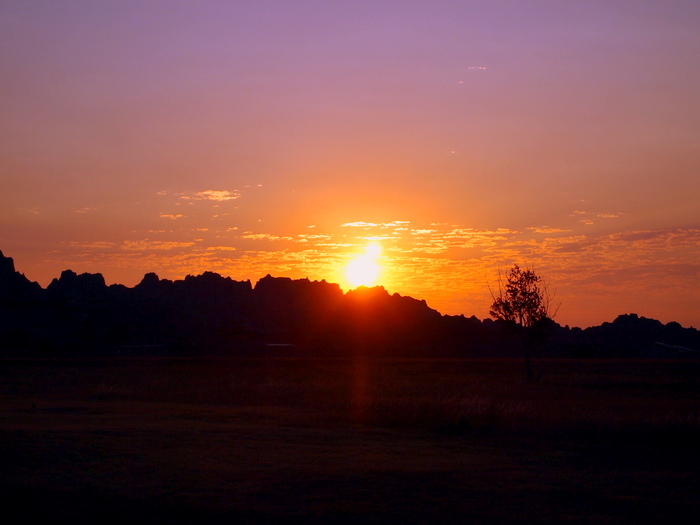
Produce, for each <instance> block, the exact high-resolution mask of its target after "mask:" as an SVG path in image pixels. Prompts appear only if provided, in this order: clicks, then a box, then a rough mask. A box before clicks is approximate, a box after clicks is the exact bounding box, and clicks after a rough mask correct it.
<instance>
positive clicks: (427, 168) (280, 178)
mask: <svg viewBox="0 0 700 525" xmlns="http://www.w3.org/2000/svg"><path fill="white" fill-rule="evenodd" d="M0 74H1V77H0V97H1V98H0V101H1V102H0V250H2V251H3V253H4V254H5V255H6V256H10V257H13V258H14V260H15V266H16V267H17V269H18V270H19V271H20V272H22V273H24V274H25V275H26V276H27V277H28V278H29V279H31V280H33V281H38V282H39V283H40V284H42V286H46V285H48V283H49V282H50V281H51V279H52V278H54V277H57V276H59V275H60V272H61V271H62V270H65V269H68V268H70V269H72V270H74V271H76V272H79V273H80V272H91V273H97V272H100V273H102V274H103V275H104V277H105V279H106V281H107V282H108V283H122V284H125V285H127V286H134V285H135V284H137V283H138V282H139V281H140V280H141V278H142V277H143V275H144V273H146V272H149V271H154V272H156V273H157V274H158V275H159V276H160V277H161V278H170V279H179V278H183V277H184V276H185V275H187V274H199V273H202V272H203V271H206V270H211V271H215V272H218V273H220V274H222V275H225V276H230V277H231V278H233V279H236V280H245V279H250V280H252V281H253V282H255V281H257V280H258V279H260V278H261V277H263V276H264V275H266V274H268V273H270V274H272V275H274V276H286V277H293V278H302V277H308V278H310V279H312V280H321V279H325V280H327V281H331V282H338V283H340V284H341V286H342V287H343V288H344V289H348V288H350V287H351V286H352V284H351V283H350V282H349V281H348V277H347V275H346V268H347V266H348V264H350V263H352V262H353V261H355V260H357V259H358V258H361V257H364V258H366V259H362V260H370V259H371V263H370V264H371V265H376V267H375V268H377V269H378V271H379V273H378V275H377V278H376V280H375V281H374V283H373V284H380V285H383V286H384V287H385V288H386V289H387V290H388V291H389V292H390V293H395V292H398V293H400V294H401V295H410V296H412V297H415V298H418V299H425V300H426V301H427V302H428V304H429V305H430V306H431V307H433V308H435V309H437V310H439V311H440V312H442V313H445V314H465V315H467V316H470V315H472V314H474V315H476V316H477V317H479V318H485V317H488V307H489V304H490V302H491V297H490V295H489V290H488V286H487V283H491V284H492V285H493V284H494V283H495V281H496V278H497V272H498V270H499V269H505V268H508V267H509V266H510V265H512V264H513V263H514V262H518V263H520V264H521V265H524V266H530V267H534V268H535V269H536V270H538V271H539V272H540V273H541V274H542V275H544V276H545V277H546V278H547V280H548V281H549V282H550V289H551V290H552V291H554V292H556V298H555V302H557V303H559V302H561V308H560V309H559V312H558V314H557V317H556V320H557V321H558V322H559V323H561V324H569V325H571V326H581V327H586V326H590V325H596V324H600V323H602V322H604V321H612V320H613V319H614V318H615V317H616V316H617V315H618V314H623V313H632V312H634V313H637V314H639V315H644V316H647V317H653V318H656V319H659V320H661V321H663V322H669V321H678V322H680V323H681V324H683V325H684V326H691V325H692V326H695V327H696V328H700V2H698V1H697V0H664V1H662V0H656V1H649V0H635V1H631V0H629V1H627V0H624V1H623V0H606V1H602V0H601V1H598V0H591V1H586V2H583V1H573V0H572V1H568V0H533V1H527V0H521V1H515V0H512V1H507V0H490V1H488V2H486V1H476V0H474V1H470V0H462V1H441V0H432V1H381V0H373V1H365V0H354V1H343V0H338V1H331V0H327V1H304V0H300V1H280V0H270V1H266V0H257V1H224V0H216V1H214V0H199V1H165V0H157V1H144V0H139V1H135V0H134V1H132V0H120V1H112V2H108V1H97V0H90V1H88V0H73V1H71V0H63V1H55V0H51V1H41V0H33V1H31V2H29V1H27V2H23V1H4V2H2V3H1V4H0ZM368 246H369V249H368ZM356 264H357V263H356Z"/></svg>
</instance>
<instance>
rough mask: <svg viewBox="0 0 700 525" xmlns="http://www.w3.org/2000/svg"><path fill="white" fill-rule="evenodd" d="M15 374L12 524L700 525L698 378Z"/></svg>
mask: <svg viewBox="0 0 700 525" xmlns="http://www.w3.org/2000/svg"><path fill="white" fill-rule="evenodd" d="M539 366H541V367H542V368H543V370H544V375H543V377H542V380H541V381H540V382H539V383H528V382H526V381H525V378H524V376H525V374H524V371H523V366H522V363H521V362H520V361H514V360H364V359H360V358H358V359H355V360H352V359H349V360H342V359H338V360H334V359H281V358H279V359H169V358H133V359H75V360H62V361H52V360H4V361H0V454H1V457H2V460H1V461H2V468H1V469H0V494H2V496H0V497H1V498H2V499H3V510H4V512H6V513H7V512H13V513H15V514H16V515H17V516H18V519H17V520H15V521H13V523H22V522H25V523H43V522H47V521H53V520H56V519H58V518H63V519H69V520H72V521H74V522H80V523H88V522H89V523H96V522H102V523H104V522H110V523H121V522H124V521H128V520H131V521H132V522H134V521H136V522H149V523H538V522H539V523H616V524H617V523H698V522H700V492H699V490H700V439H699V438H700V362H695V361H564V360H562V361H542V362H540V363H539Z"/></svg>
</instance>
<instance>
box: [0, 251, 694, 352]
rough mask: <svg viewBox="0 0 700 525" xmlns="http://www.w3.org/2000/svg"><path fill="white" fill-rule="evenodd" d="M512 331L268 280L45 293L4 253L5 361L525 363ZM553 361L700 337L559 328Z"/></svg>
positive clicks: (630, 320) (59, 282) (645, 328)
mask: <svg viewBox="0 0 700 525" xmlns="http://www.w3.org/2000/svg"><path fill="white" fill-rule="evenodd" d="M507 328H508V327H507V326H506V324H505V323H502V322H499V321H493V320H491V319H484V320H479V319H478V318H476V317H475V316H471V317H465V316H450V315H442V314H440V313H439V312H438V311H437V310H434V309H432V308H430V307H429V306H428V304H427V303H426V301H425V300H419V299H414V298H412V297H409V296H401V295H399V294H397V293H395V294H389V293H388V292H387V291H386V290H385V289H384V288H383V287H381V286H375V287H369V288H368V287H359V288H356V289H354V290H350V291H348V292H345V293H344V292H343V291H342V290H341V289H340V286H339V285H338V284H335V283H328V282H326V281H325V280H322V281H310V280H309V279H291V278H288V277H272V276H271V275H269V274H268V275H266V276H265V277H263V278H262V279H260V280H259V281H258V282H257V283H255V285H253V284H252V283H251V282H250V281H235V280H233V279H231V278H230V277H222V276H221V275H219V274H217V273H214V272H204V273H202V274H201V275H197V276H192V275H188V276H186V277H185V278H184V279H181V280H174V281H173V280H169V279H160V278H159V277H158V275H157V274H156V273H153V272H149V273H146V274H145V275H144V277H143V279H142V280H141V282H139V283H138V284H137V285H136V286H134V287H133V288H128V287H126V286H124V285H121V284H112V285H109V286H108V285H107V284H106V283H105V279H104V277H103V276H102V275H101V274H99V273H94V274H93V273H82V274H77V273H76V272H74V271H72V270H65V271H63V272H62V273H61V275H60V277H58V278H55V279H53V280H52V281H51V283H50V284H49V285H48V286H47V287H46V288H45V289H44V288H42V287H41V286H40V285H39V284H38V283H36V282H32V281H30V280H29V279H28V278H27V277H26V276H25V275H24V274H21V273H20V272H18V271H16V269H15V266H14V261H13V259H12V258H10V257H5V256H4V255H3V253H2V252H1V251H0V356H54V357H60V356H70V355H89V356H103V355H290V356H302V355H309V356H326V357H334V356H348V355H357V354H363V355H368V356H378V357H519V356H520V355H521V348H520V339H519V338H518V337H517V334H514V333H513V331H512V330H508V329H507ZM548 328H549V329H548V337H547V340H546V341H545V342H544V343H543V345H542V348H541V349H540V352H539V354H540V355H541V356H543V357H666V358H692V357H700V352H698V349H700V333H699V332H698V331H697V330H696V329H694V328H692V327H691V328H684V327H682V326H681V325H679V324H678V323H668V324H665V325H664V324H662V323H661V322H660V321H656V320H654V319H647V318H645V317H639V316H637V315H636V314H625V315H621V316H618V317H617V318H616V319H615V320H614V321H613V322H612V323H603V324H602V325H600V326H595V327H589V328H586V329H581V328H569V327H568V326H565V327H562V326H561V325H559V324H557V323H555V322H552V323H551V324H550V326H549V327H548Z"/></svg>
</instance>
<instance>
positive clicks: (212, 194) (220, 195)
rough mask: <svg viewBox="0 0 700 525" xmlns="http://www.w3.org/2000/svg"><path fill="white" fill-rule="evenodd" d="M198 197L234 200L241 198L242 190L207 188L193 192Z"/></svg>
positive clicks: (213, 199)
mask: <svg viewBox="0 0 700 525" xmlns="http://www.w3.org/2000/svg"><path fill="white" fill-rule="evenodd" d="M193 196H194V198H196V199H206V200H210V201H219V202H221V201H232V200H236V199H238V198H240V196H241V192H240V191H238V190H234V191H228V190H205V191H199V192H197V193H194V194H193Z"/></svg>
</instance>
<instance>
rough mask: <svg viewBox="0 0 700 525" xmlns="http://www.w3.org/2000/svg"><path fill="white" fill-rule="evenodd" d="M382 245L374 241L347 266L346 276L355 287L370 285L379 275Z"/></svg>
mask: <svg viewBox="0 0 700 525" xmlns="http://www.w3.org/2000/svg"><path fill="white" fill-rule="evenodd" d="M380 253H381V247H380V246H379V245H378V244H376V243H372V244H370V245H369V246H367V248H365V253H364V254H363V255H359V256H357V257H356V258H355V259H353V260H352V261H350V263H349V264H348V265H347V267H346V268H345V276H346V277H347V279H348V282H349V283H350V284H351V285H352V286H353V287H355V288H356V287H358V286H370V285H372V284H374V283H375V281H376V280H377V277H379V271H380V267H379V262H378V258H379V254H380Z"/></svg>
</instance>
